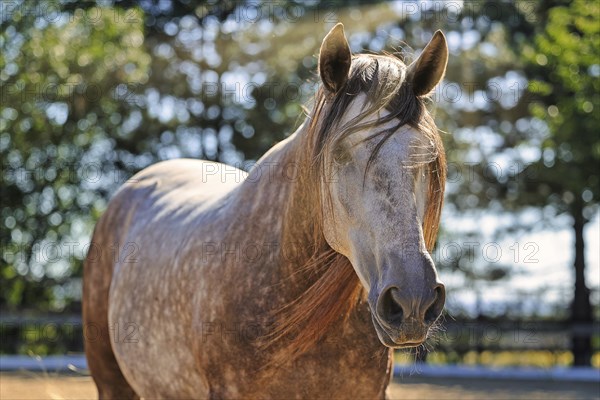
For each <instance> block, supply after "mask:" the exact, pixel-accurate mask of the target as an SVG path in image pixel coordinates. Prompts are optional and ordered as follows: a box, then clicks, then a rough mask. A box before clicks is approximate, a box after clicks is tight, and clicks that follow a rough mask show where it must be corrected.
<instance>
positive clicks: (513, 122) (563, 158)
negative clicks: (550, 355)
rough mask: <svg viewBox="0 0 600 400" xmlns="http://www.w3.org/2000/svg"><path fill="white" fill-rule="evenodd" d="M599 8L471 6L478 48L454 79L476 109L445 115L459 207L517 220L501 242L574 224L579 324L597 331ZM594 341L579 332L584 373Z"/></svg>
mask: <svg viewBox="0 0 600 400" xmlns="http://www.w3.org/2000/svg"><path fill="white" fill-rule="evenodd" d="M599 7H600V6H599V4H598V3H597V2H589V1H585V0H578V1H573V2H567V1H553V0H544V1H541V2H538V3H533V2H521V3H519V2H514V3H509V2H506V3H498V2H493V1H484V2H477V1H473V2H465V8H464V10H467V11H468V12H466V13H465V12H463V14H462V15H461V16H460V21H461V23H460V27H461V28H459V29H461V30H463V32H464V30H465V29H466V30H467V31H471V32H472V33H471V35H475V37H476V38H477V40H476V41H477V45H476V46H474V48H473V50H472V51H469V50H466V51H464V49H463V56H462V57H461V58H462V60H458V61H457V62H458V63H460V64H461V66H460V69H461V70H460V71H459V72H458V71H457V70H456V69H455V68H456V65H451V66H450V68H449V71H448V79H449V80H451V81H452V80H454V82H459V84H462V86H463V87H465V86H469V87H471V88H472V90H470V91H469V90H467V92H468V93H467V94H469V95H472V97H471V98H472V99H473V101H471V102H470V103H471V104H466V105H461V104H460V102H455V103H454V104H452V105H451V106H450V107H446V108H445V109H444V110H443V112H442V113H440V114H441V115H439V118H440V119H441V120H443V122H442V124H441V125H442V126H444V127H446V129H450V130H451V131H453V137H452V138H449V139H450V140H451V141H452V144H451V145H450V148H451V149H452V151H451V152H450V153H451V154H450V160H451V162H453V163H454V166H459V171H451V175H452V172H454V173H455V176H459V177H462V179H458V180H457V182H455V184H450V185H449V186H450V187H449V193H448V200H449V201H448V203H449V207H451V208H456V209H457V210H458V211H459V212H460V213H463V214H466V215H468V214H471V215H473V214H474V213H477V212H479V213H481V212H485V213H489V212H495V213H498V214H499V215H501V214H502V213H511V214H512V218H510V221H511V222H510V223H508V224H506V225H505V226H504V227H502V226H501V227H500V228H499V229H497V231H496V235H497V236H506V235H507V234H511V235H512V234H513V233H515V231H518V230H519V229H525V230H532V229H541V228H548V227H549V228H551V229H557V228H561V227H562V226H563V225H562V221H564V219H560V218H557V217H558V216H559V215H568V216H569V217H570V218H571V220H572V221H573V223H572V227H573V234H574V246H573V249H574V255H575V260H574V291H573V300H572V305H571V320H572V321H573V323H575V325H574V326H577V323H584V324H586V326H590V325H589V324H591V323H592V307H591V304H590V294H589V289H588V287H587V285H586V283H585V258H584V255H585V253H584V235H583V232H584V227H585V224H586V223H587V222H588V221H589V220H590V218H591V217H592V216H593V215H594V214H595V213H596V212H597V210H598V197H599V195H600V193H599V190H600V187H599V183H600V173H599V169H598V167H599V166H600V137H599V136H598V134H597V127H598V126H599V125H600V113H598V112H593V111H597V110H598V107H600V102H599V100H600V96H599V92H600V80H599V77H600V52H599V49H600V22H599V14H600V8H599ZM532 37H534V39H532ZM463 39H464V36H463ZM463 46H464V42H463ZM500 55H501V56H500ZM477 86H479V87H477ZM478 96H480V97H481V100H482V101H481V102H480V104H479V105H477V98H478ZM452 127H455V130H453V129H452ZM461 167H462V169H460V168H461ZM456 183H458V184H456ZM536 210H537V211H536ZM533 212H537V214H536V215H537V216H538V217H537V218H534V219H533V221H532V218H531V217H527V215H528V214H529V215H531V213H533ZM536 219H537V221H536ZM590 335H591V332H589V330H585V329H584V330H582V329H577V328H574V329H573V338H572V352H573V355H574V364H575V365H589V364H590V360H591V355H592V348H591V340H590V339H591V337H590Z"/></svg>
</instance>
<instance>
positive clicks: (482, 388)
mask: <svg viewBox="0 0 600 400" xmlns="http://www.w3.org/2000/svg"><path fill="white" fill-rule="evenodd" d="M390 394H391V398H392V399H414V400H428V399H432V400H433V399H435V400H438V399H461V400H462V399H477V400H480V399H484V400H499V399H528V400H529V399H544V400H554V399H556V400H558V399H560V400H563V399H600V382H598V383H568V382H551V381H550V382H548V381H508V380H467V379H461V380H449V379H437V378H436V379H432V378H419V377H414V376H412V377H401V378H395V379H394V382H393V384H392V387H391V393H390ZM94 398H96V389H95V387H94V384H93V383H92V380H91V378H90V377H88V376H77V375H64V374H63V375H57V374H52V373H50V374H41V373H29V372H3V373H0V399H1V400H9V399H11V400H12V399H36V400H37V399H94Z"/></svg>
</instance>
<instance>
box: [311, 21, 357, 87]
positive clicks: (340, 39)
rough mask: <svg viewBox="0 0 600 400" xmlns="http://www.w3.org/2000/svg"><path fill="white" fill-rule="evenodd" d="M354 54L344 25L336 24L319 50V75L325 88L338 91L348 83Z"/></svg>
mask: <svg viewBox="0 0 600 400" xmlns="http://www.w3.org/2000/svg"><path fill="white" fill-rule="evenodd" d="M351 61H352V54H351V53H350V46H349V45H348V41H347V40H346V36H345V35H344V25H342V24H341V23H338V24H337V25H336V26H334V27H333V28H332V29H331V30H330V31H329V33H328V34H327V36H325V39H323V43H322V44H321V51H320V52H319V75H320V76H321V81H322V82H323V85H324V86H325V88H326V89H327V90H328V91H329V92H331V93H337V92H338V91H339V90H340V89H341V88H342V87H343V86H344V84H345V83H346V80H347V79H348V72H349V71H350V63H351Z"/></svg>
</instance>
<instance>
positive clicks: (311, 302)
mask: <svg viewBox="0 0 600 400" xmlns="http://www.w3.org/2000/svg"><path fill="white" fill-rule="evenodd" d="M405 72H406V67H405V65H404V63H402V61H400V60H399V59H398V58H396V57H394V56H391V55H385V56H376V55H356V56H353V60H352V66H351V70H350V73H349V77H348V81H347V82H346V86H345V88H344V89H342V90H340V91H339V92H338V93H337V94H336V95H331V94H329V93H327V92H326V91H325V90H324V89H323V88H322V87H321V88H319V90H318V91H317V93H316V95H315V98H314V106H313V109H312V112H311V114H310V115H309V122H308V127H307V129H306V131H305V132H304V133H303V136H302V138H301V140H302V142H301V144H300V146H297V150H296V154H294V155H293V157H294V160H295V162H296V163H297V164H296V165H297V166H299V171H298V172H299V174H298V175H297V178H298V179H296V180H295V181H294V182H293V185H295V186H294V187H293V188H292V190H291V192H290V193H291V197H290V199H289V201H288V203H287V206H286V207H287V209H286V216H287V217H286V218H285V222H284V226H283V238H282V252H283V253H285V254H283V253H282V257H281V259H282V260H284V263H287V264H288V268H289V269H290V270H291V271H293V275H292V278H293V279H297V280H299V282H296V285H297V288H298V290H300V292H299V293H297V294H296V297H295V298H294V299H293V300H292V301H291V302H289V303H288V304H286V305H285V306H284V307H282V308H280V309H278V310H275V312H274V314H273V318H274V322H275V323H274V325H273V328H274V329H273V331H272V332H271V333H270V335H269V336H268V338H267V341H266V347H272V348H274V355H273V357H272V358H271V361H270V362H269V366H275V365H283V364H285V363H287V362H289V361H293V360H294V359H296V358H297V357H299V356H300V355H302V354H303V353H305V352H306V351H307V350H309V349H310V348H312V347H313V346H314V345H315V344H316V343H317V342H318V341H319V340H320V339H322V338H323V337H324V336H325V335H326V334H327V332H328V331H329V329H330V328H331V327H332V326H333V325H334V324H336V323H340V322H342V323H343V322H345V321H347V319H348V317H349V316H350V314H351V312H352V310H353V309H354V307H355V305H356V304H358V303H359V302H360V301H361V299H362V298H363V297H364V293H363V292H364V290H363V288H362V285H361V283H360V281H359V279H358V276H357V275H356V272H355V271H354V268H353V267H352V265H351V263H350V261H349V260H348V259H347V258H346V257H345V256H343V255H342V254H340V253H337V252H336V251H335V250H333V249H332V248H331V247H330V246H329V244H328V243H327V241H326V240H325V237H324V234H323V213H322V207H320V206H316V205H320V204H331V202H330V200H329V199H330V197H329V193H328V192H327V191H326V190H324V188H323V187H322V184H321V183H322V177H323V174H325V173H326V168H325V154H327V152H328V151H330V149H331V148H332V146H334V145H335V144H336V143H337V142H338V141H340V140H342V139H343V138H344V137H346V136H347V135H349V134H351V133H353V132H356V131H359V130H363V129H365V128H373V127H375V126H376V125H379V124H381V123H385V122H388V121H392V120H397V124H396V125H395V126H394V127H393V128H391V129H388V130H385V131H380V132H376V133H375V134H373V135H372V136H371V137H369V138H368V139H367V140H370V139H372V138H375V137H376V136H377V137H379V136H382V135H383V137H382V140H380V141H379V142H378V143H377V145H376V146H375V147H374V150H373V152H372V154H371V156H370V159H369V163H368V164H367V168H368V165H370V163H371V161H372V160H374V159H375V157H376V156H377V153H378V151H379V149H380V148H381V146H382V145H383V144H384V142H385V141H386V140H387V139H388V138H389V137H391V136H392V135H393V134H394V132H396V131H397V129H398V128H399V127H400V126H403V125H406V124H408V125H410V126H411V127H413V128H415V129H418V130H419V131H420V132H422V133H423V134H424V135H425V136H426V137H427V138H428V139H429V141H430V143H431V144H432V148H431V150H430V152H431V157H430V158H429V159H428V161H427V163H426V164H425V165H424V167H425V168H426V171H427V174H428V177H429V186H428V197H427V206H426V210H425V217H424V220H423V233H424V238H425V243H426V246H427V249H428V250H429V251H432V250H433V247H434V244H435V240H436V237H437V232H438V228H439V222H440V214H441V209H442V203H443V195H444V186H445V180H446V160H445V155H444V149H443V145H442V141H441V138H440V136H439V134H438V132H437V127H436V126H435V123H434V121H433V118H432V117H431V115H430V114H429V112H428V111H427V108H426V105H425V100H426V99H424V98H419V97H417V96H415V95H414V94H413V93H412V89H411V88H410V85H409V84H408V83H407V82H405ZM360 93H364V94H366V95H367V99H368V101H367V105H366V106H365V108H364V109H363V111H362V112H361V113H360V115H358V116H356V117H355V118H353V119H352V120H351V121H350V122H349V123H348V124H347V125H346V126H339V121H340V120H341V117H342V116H343V114H344V112H345V110H347V109H348V107H349V106H350V103H351V102H352V101H353V100H354V99H355V98H356V96H357V95H358V94H360ZM382 109H387V110H388V111H390V114H388V115H387V116H385V117H383V118H381V119H379V120H378V121H377V122H375V123H359V121H360V120H362V119H363V118H364V117H365V116H367V115H370V114H372V113H375V112H377V111H380V110H382ZM336 129H337V130H338V131H340V133H339V134H337V133H336V134H335V135H333V134H332V132H335V131H336ZM365 175H366V172H365ZM290 255H291V256H290Z"/></svg>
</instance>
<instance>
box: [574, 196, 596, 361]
mask: <svg viewBox="0 0 600 400" xmlns="http://www.w3.org/2000/svg"><path fill="white" fill-rule="evenodd" d="M573 218H574V223H573V230H574V233H575V263H574V267H575V294H574V296H573V303H572V304H571V322H572V334H571V351H572V352H573V365H574V366H589V365H591V360H592V342H591V335H590V329H589V327H590V326H591V324H592V305H591V303H590V290H589V289H588V288H587V286H586V284H585V251H584V239H583V228H584V226H585V223H586V222H587V221H586V220H585V218H584V216H583V207H579V206H576V207H575V210H574V212H573Z"/></svg>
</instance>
